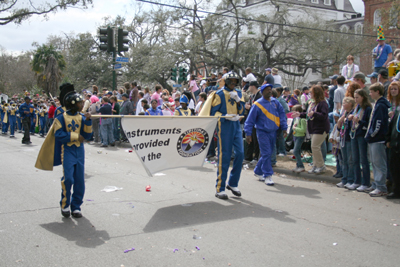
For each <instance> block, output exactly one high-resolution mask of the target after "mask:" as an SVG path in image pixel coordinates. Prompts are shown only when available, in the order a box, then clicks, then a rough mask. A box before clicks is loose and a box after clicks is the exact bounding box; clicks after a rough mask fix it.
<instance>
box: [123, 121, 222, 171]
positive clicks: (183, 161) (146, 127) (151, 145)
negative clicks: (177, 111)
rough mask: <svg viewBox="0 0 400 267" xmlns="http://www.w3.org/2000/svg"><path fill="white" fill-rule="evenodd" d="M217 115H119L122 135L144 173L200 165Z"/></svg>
mask: <svg viewBox="0 0 400 267" xmlns="http://www.w3.org/2000/svg"><path fill="white" fill-rule="evenodd" d="M217 121H218V118H217V117H173V116H171V117H167V116H165V117H163V116H138V117H135V118H132V117H130V118H126V117H123V118H121V125H122V128H123V129H124V131H125V134H126V137H127V138H128V140H129V142H130V143H131V145H132V148H133V150H134V151H135V152H136V154H137V155H138V157H139V159H140V161H141V162H142V164H143V166H144V167H145V169H146V171H147V173H148V174H149V175H150V176H152V175H153V174H155V173H157V172H159V171H162V170H167V169H174V168H180V167H199V166H200V167H201V166H203V163H204V159H205V157H206V156H207V152H208V147H209V145H210V141H211V139H212V138H213V135H214V130H215V127H216V124H217Z"/></svg>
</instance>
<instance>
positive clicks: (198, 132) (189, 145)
mask: <svg viewBox="0 0 400 267" xmlns="http://www.w3.org/2000/svg"><path fill="white" fill-rule="evenodd" d="M208 142H209V138H208V133H207V132H206V131H205V130H204V129H201V128H194V129H190V130H187V131H186V132H184V133H183V134H181V136H179V139H178V143H177V144H176V149H177V150H178V153H179V155H181V156H182V157H185V158H186V157H194V156H197V155H199V154H200V153H201V152H203V150H204V149H205V148H206V147H207V145H208Z"/></svg>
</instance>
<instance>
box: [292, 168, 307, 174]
mask: <svg viewBox="0 0 400 267" xmlns="http://www.w3.org/2000/svg"><path fill="white" fill-rule="evenodd" d="M293 171H294V172H295V173H301V172H305V171H306V170H305V169H304V168H295V169H294V170H293Z"/></svg>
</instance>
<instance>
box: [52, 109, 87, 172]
mask: <svg viewBox="0 0 400 267" xmlns="http://www.w3.org/2000/svg"><path fill="white" fill-rule="evenodd" d="M80 135H82V136H83V137H84V138H85V139H90V137H91V136H92V120H86V118H85V116H83V115H82V114H81V113H76V114H75V115H72V114H71V112H70V111H68V112H66V113H64V114H61V116H58V117H57V118H56V119H55V120H54V136H55V140H56V146H55V147H54V166H57V165H60V164H61V163H62V162H61V147H59V145H58V144H60V143H61V144H62V145H64V149H65V148H67V147H72V146H74V147H80V146H82V148H83V144H81V143H80V142H79V136H80Z"/></svg>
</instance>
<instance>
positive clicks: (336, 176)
mask: <svg viewBox="0 0 400 267" xmlns="http://www.w3.org/2000/svg"><path fill="white" fill-rule="evenodd" d="M333 177H335V178H342V177H343V175H341V174H338V173H337V174H335V175H333Z"/></svg>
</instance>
